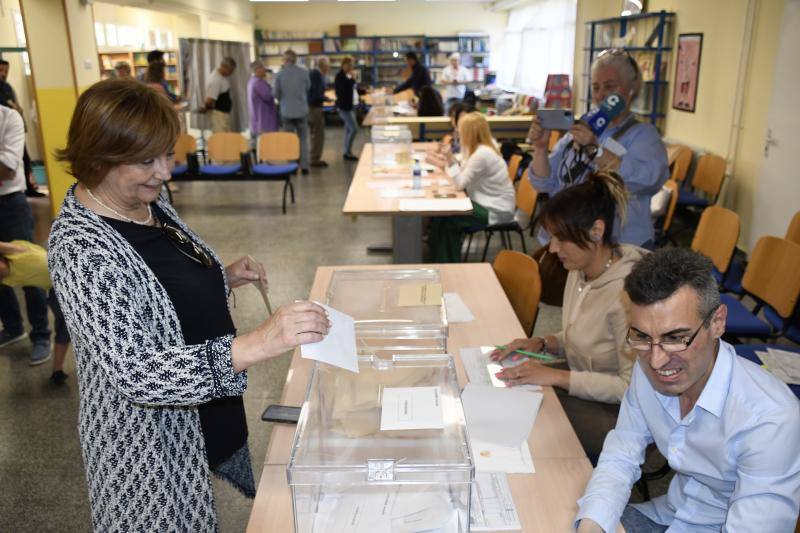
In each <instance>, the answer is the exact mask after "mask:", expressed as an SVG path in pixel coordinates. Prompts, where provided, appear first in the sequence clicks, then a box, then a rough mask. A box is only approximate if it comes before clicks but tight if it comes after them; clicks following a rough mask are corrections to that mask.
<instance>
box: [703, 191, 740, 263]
mask: <svg viewBox="0 0 800 533" xmlns="http://www.w3.org/2000/svg"><path fill="white" fill-rule="evenodd" d="M739 224H740V223H739V215H737V214H736V213H734V212H733V211H731V210H730V209H725V208H724V207H719V206H717V205H712V206H709V207H707V208H706V209H705V210H704V211H703V214H702V215H701V216H700V223H699V224H698V225H697V231H695V234H694V238H693V239H692V245H691V248H692V250H694V251H695V252H700V253H701V254H703V255H705V256H706V257H708V258H709V259H711V262H712V263H714V268H716V269H717V271H719V273H720V274H722V276H723V277H724V275H725V273H726V272H727V271H728V267H729V266H730V263H731V258H732V257H733V251H734V250H735V249H736V242H737V241H738V240H739Z"/></svg>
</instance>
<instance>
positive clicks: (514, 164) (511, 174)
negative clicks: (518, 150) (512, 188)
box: [508, 154, 522, 183]
mask: <svg viewBox="0 0 800 533" xmlns="http://www.w3.org/2000/svg"><path fill="white" fill-rule="evenodd" d="M520 163H522V156H521V155H519V154H514V155H512V156H511V157H510V158H509V159H508V179H509V180H511V183H515V182H516V180H517V172H519V164H520Z"/></svg>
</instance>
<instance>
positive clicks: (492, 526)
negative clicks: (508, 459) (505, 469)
mask: <svg viewBox="0 0 800 533" xmlns="http://www.w3.org/2000/svg"><path fill="white" fill-rule="evenodd" d="M469 523H470V528H469V530H470V531H521V530H522V524H521V523H520V521H519V515H517V507H516V506H515V505H514V498H513V497H512V496H511V487H509V486H508V476H507V475H506V474H505V473H502V472H476V473H475V481H474V482H473V483H472V505H471V506H470V509H469Z"/></svg>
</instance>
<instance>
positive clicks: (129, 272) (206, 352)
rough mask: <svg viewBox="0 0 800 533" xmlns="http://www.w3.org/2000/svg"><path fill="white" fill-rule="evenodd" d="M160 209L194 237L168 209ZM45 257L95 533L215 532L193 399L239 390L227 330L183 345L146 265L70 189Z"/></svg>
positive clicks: (240, 378)
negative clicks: (74, 384)
mask: <svg viewBox="0 0 800 533" xmlns="http://www.w3.org/2000/svg"><path fill="white" fill-rule="evenodd" d="M158 205H159V207H161V209H163V210H164V211H165V212H166V213H167V214H168V215H169V217H170V218H172V219H173V220H174V221H176V222H177V223H178V224H179V225H180V226H181V227H182V228H183V230H184V231H186V232H187V234H189V235H190V236H191V237H192V238H193V239H194V240H195V242H197V243H199V244H201V245H202V241H201V240H200V239H199V238H198V236H197V235H195V234H194V233H192V232H191V230H189V228H188V227H186V225H185V224H184V223H183V222H182V221H181V219H180V218H179V217H178V215H177V213H176V212H175V211H174V210H173V209H172V207H171V206H170V205H168V204H167V203H166V202H164V201H159V202H158ZM204 246H205V245H204ZM206 249H208V250H209V251H211V250H210V249H209V248H208V247H207V246H206ZM212 253H213V252H212ZM214 257H215V259H216V261H217V264H219V265H220V268H222V264H221V262H220V261H219V258H217V257H216V256H214ZM48 262H49V268H50V275H51V277H52V279H53V287H54V288H55V291H56V293H57V295H58V300H59V302H60V304H61V308H62V310H63V312H64V317H65V318H66V322H67V326H68V328H69V332H70V336H71V337H72V342H73V343H74V350H75V357H76V361H77V369H78V384H79V388H80V415H79V422H78V432H79V436H80V441H81V447H82V449H83V460H84V464H85V467H86V477H87V480H88V484H89V498H90V503H91V511H92V523H93V527H94V530H95V531H103V532H106V531H119V532H129V531H145V532H151V531H159V532H164V531H180V532H184V531H187V532H188V531H191V532H204V531H216V530H217V529H218V528H217V517H216V512H215V509H214V499H213V494H212V488H211V479H210V475H209V467H208V462H207V459H206V453H205V441H204V439H203V433H202V430H201V427H200V418H199V415H198V413H197V409H196V407H197V405H198V404H201V403H204V402H206V401H208V400H211V399H212V398H217V397H222V396H236V395H241V394H243V393H244V390H245V388H246V386H247V375H246V372H241V373H239V374H235V373H234V371H233V367H232V361H231V343H232V341H233V336H232V335H228V336H225V337H219V338H216V339H212V340H209V341H207V342H206V343H204V344H199V345H191V346H187V345H186V343H185V342H184V340H183V335H182V333H181V326H180V323H179V321H178V316H177V314H176V312H175V308H174V307H173V305H172V301H171V300H170V298H169V296H168V295H167V292H166V290H165V289H164V287H163V286H162V285H161V283H159V281H158V279H157V278H156V276H155V275H154V274H153V272H152V270H150V268H149V267H148V266H147V265H146V264H145V262H144V260H143V259H142V258H141V256H140V255H139V254H138V253H137V252H136V251H135V250H134V249H133V247H131V245H130V244H129V243H128V241H127V240H126V239H125V238H124V237H122V236H121V235H120V234H119V233H118V232H117V231H115V230H114V229H113V228H112V227H111V226H110V225H108V224H107V223H105V222H104V221H103V220H102V219H101V218H100V217H99V216H98V215H96V214H95V213H94V212H92V211H91V210H89V209H87V208H86V207H84V206H83V205H82V204H81V203H80V202H78V200H77V199H76V198H75V195H74V188H73V189H70V190H69V192H68V193H67V196H66V198H65V200H64V203H63V205H62V207H61V212H60V214H59V215H58V218H57V219H56V221H55V223H54V224H53V227H52V230H51V232H50V242H49V253H48ZM223 278H224V272H223ZM204 289H205V288H204V287H197V290H204ZM225 291H226V294H227V291H228V286H227V280H226V281H225Z"/></svg>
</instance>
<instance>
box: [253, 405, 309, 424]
mask: <svg viewBox="0 0 800 533" xmlns="http://www.w3.org/2000/svg"><path fill="white" fill-rule="evenodd" d="M301 409H302V408H300V407H293V406H291V405H277V404H272V405H270V406H268V407H267V408H266V410H264V412H263V413H262V414H261V420H263V421H265V422H278V423H280V424H297V421H298V420H300V411H301Z"/></svg>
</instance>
